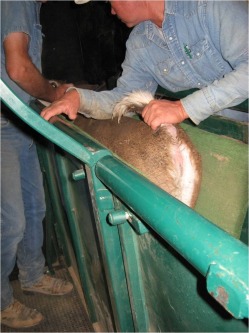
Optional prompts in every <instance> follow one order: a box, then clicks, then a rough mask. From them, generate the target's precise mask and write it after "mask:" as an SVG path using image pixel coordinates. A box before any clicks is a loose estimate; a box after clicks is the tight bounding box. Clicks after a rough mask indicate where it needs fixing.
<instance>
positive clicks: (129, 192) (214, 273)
mask: <svg viewBox="0 0 249 333" xmlns="http://www.w3.org/2000/svg"><path fill="white" fill-rule="evenodd" d="M0 89H1V98H2V100H3V102H4V103H5V104H6V105H7V106H8V107H9V108H10V109H11V110H12V111H13V112H14V113H15V114H16V115H17V116H18V117H20V118H21V119H22V120H23V121H24V122H26V123H27V124H28V125H29V126H30V127H32V128H33V129H35V130H36V131H38V132H39V133H40V134H42V135H43V136H44V137H46V138H47V139H48V140H50V141H51V142H53V143H54V144H56V145H58V146H59V147H61V148H62V149H63V150H65V151H66V152H68V153H70V154H71V155H73V156H74V157H76V158H77V159H79V160H80V161H82V162H83V163H85V164H86V165H87V166H88V167H90V169H91V170H92V177H93V178H94V177H97V179H98V180H100V181H101V182H102V183H103V184H104V185H105V186H106V187H107V188H108V189H109V190H110V191H111V192H112V193H113V194H114V195H115V196H116V197H117V198H119V199H120V200H121V201H122V202H123V203H124V207H126V208H124V209H123V208H122V209H121V210H115V209H114V208H113V210H112V211H111V212H109V213H108V216H103V218H104V219H106V218H107V219H108V220H109V223H110V224H119V223H131V224H132V223H138V224H139V222H138V221H136V218H135V215H136V216H138V217H139V218H141V220H143V221H144V222H145V225H143V226H144V228H145V232H146V226H147V227H148V228H152V229H153V230H154V231H155V232H156V233H158V234H159V235H160V236H161V237H162V238H163V239H164V240H165V241H166V242H168V243H169V244H170V245H171V246H172V247H173V248H174V249H176V250H177V252H178V253H180V254H181V255H182V256H183V257H184V258H186V259H187V260H188V262H189V263H190V264H191V265H193V266H194V267H195V268H196V269H197V270H198V271H199V272H200V273H201V274H202V275H203V276H205V277H206V280H207V289H208V291H209V293H210V294H211V295H212V296H213V297H214V298H215V299H216V300H217V301H218V302H219V303H220V304H221V305H222V306H223V307H224V308H225V309H226V310H227V311H228V312H229V313H231V314H232V315H233V316H234V317H235V318H237V319H243V318H247V317H248V303H249V287H248V248H247V247H246V246H245V245H244V244H243V243H242V242H240V241H239V240H237V239H235V238H233V237H232V236H230V235H229V234H228V233H226V232H225V231H223V230H221V229H220V228H218V227H217V226H215V225H214V224H212V223H211V222H209V221H208V220H207V219H205V218H203V217H202V216H201V215H199V214H197V213H196V212H194V211H193V210H192V209H190V208H189V207H187V206H185V205H184V204H183V203H181V202H179V201H178V200H176V199H175V198H173V197H171V196H170V195H169V194H167V193H166V192H164V191H162V190H161V189H159V188H158V187H157V186H155V185H153V184H152V183H150V182H149V181H148V180H146V179H145V178H144V177H143V176H141V175H139V174H137V173H136V172H134V171H133V170H132V169H131V168H129V167H128V166H127V165H125V164H124V163H122V162H121V161H120V160H118V159H117V158H115V157H113V156H112V154H111V153H110V152H109V151H108V150H106V149H103V147H101V146H98V145H97V144H96V143H94V142H93V141H91V140H90V139H89V137H88V136H86V137H85V142H86V144H85V145H83V144H81V143H79V142H77V141H76V140H74V139H72V138H71V137H70V136H68V135H67V134H65V133H63V132H62V131H60V130H59V129H57V128H56V127H55V126H53V125H52V124H50V123H48V122H46V121H45V120H44V119H42V118H41V117H40V116H39V115H38V114H37V113H36V112H35V111H34V110H32V109H31V108H29V107H28V106H27V105H25V104H24V103H23V102H22V101H21V100H19V99H18V98H17V97H16V96H15V95H14V94H13V92H12V91H11V90H10V89H9V88H8V87H7V86H6V85H5V84H4V82H3V81H2V80H1V82H0ZM90 146H92V147H94V149H88V147H90ZM96 183H97V182H96ZM94 190H95V191H96V192H97V189H96V186H95V188H94ZM151 193H153V199H151ZM96 197H97V195H96ZM108 200H112V198H110V199H108ZM97 205H98V202H97ZM102 213H103V212H102Z"/></svg>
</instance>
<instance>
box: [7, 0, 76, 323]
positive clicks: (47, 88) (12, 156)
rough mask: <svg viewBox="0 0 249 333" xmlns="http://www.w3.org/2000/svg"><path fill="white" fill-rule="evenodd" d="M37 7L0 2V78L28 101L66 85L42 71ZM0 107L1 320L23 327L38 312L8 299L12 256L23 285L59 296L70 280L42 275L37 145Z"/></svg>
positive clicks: (58, 94)
mask: <svg viewBox="0 0 249 333" xmlns="http://www.w3.org/2000/svg"><path fill="white" fill-rule="evenodd" d="M40 7H41V3H39V2H36V1H1V41H2V45H1V78H2V79H3V80H4V82H5V83H6V84H7V85H8V86H9V87H10V88H11V89H12V90H13V91H14V92H15V94H16V95H17V96H18V97H19V98H21V99H22V100H23V101H24V102H25V103H27V104H28V103H29V102H30V100H31V96H33V97H36V98H41V99H44V100H47V101H49V102H52V101H54V100H56V99H58V98H60V97H61V96H62V95H63V94H64V93H65V91H66V89H67V88H68V87H69V86H71V85H66V84H65V85H62V86H60V87H58V88H56V87H52V86H51V84H50V82H49V81H48V80H47V79H45V78H44V77H43V76H42V75H41V72H40V70H41V47H42V33H41V26H40V22H39V16H40ZM1 107H2V108H1V323H2V324H5V325H7V326H9V327H13V328H23V327H30V326H34V325H36V324H38V323H39V322H40V321H41V320H42V319H43V316H42V315H41V314H40V313H39V312H38V311H37V310H35V309H30V308H28V307H26V306H25V305H24V304H21V303H20V302H18V301H17V300H15V299H14V298H13V291H12V288H11V285H10V283H9V275H10V274H11V272H12V270H13V268H14V266H15V262H16V261H17V265H18V268H19V280H20V283H21V288H22V289H23V290H26V291H31V292H36V293H45V294H48V295H63V294H66V293H68V292H70V291H71V290H72V284H71V283H69V282H66V281H63V280H60V279H56V278H52V277H50V276H48V275H44V264H45V259H44V256H43V253H42V245H43V227H42V221H43V219H44V216H45V200H44V191H43V182H42V174H41V170H40V166H39V161H38V157H37V152H36V146H35V144H34V140H33V137H32V136H31V130H30V128H28V126H25V124H23V123H22V122H20V120H18V117H16V116H14V114H13V113H12V112H11V111H10V110H9V109H8V108H7V107H6V106H5V105H3V104H2V105H1Z"/></svg>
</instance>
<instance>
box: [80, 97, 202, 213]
mask: <svg viewBox="0 0 249 333" xmlns="http://www.w3.org/2000/svg"><path fill="white" fill-rule="evenodd" d="M152 99H153V96H152V95H151V94H150V93H148V92H135V93H132V94H130V95H128V96H126V97H124V98H123V99H122V100H121V101H120V102H119V103H117V104H116V106H115V107H114V110H113V117H114V118H115V117H118V120H119V124H117V122H116V121H115V119H112V120H111V119H108V120H95V119H88V118H85V117H84V116H81V115H79V116H78V118H77V119H76V120H75V124H76V125H77V126H79V127H80V128H81V129H82V130H84V131H86V132H87V133H88V134H90V135H91V136H92V137H93V138H95V139H96V140H98V141H99V142H100V143H101V144H103V145H104V146H106V147H107V148H108V149H110V150H111V151H112V152H113V153H114V154H116V155H118V156H119V157H120V158H121V159H123V160H124V161H125V162H126V163H128V164H129V165H131V166H132V167H133V168H135V169H136V170H138V171H139V172H140V173H142V174H143V175H144V176H145V177H147V178H148V179H149V180H150V181H152V182H153V183H154V184H156V185H157V186H159V187H160V188H162V189H163V190H165V191H166V192H168V193H170V194H171V195H172V196H174V197H175V198H177V199H179V200H180V201H182V202H183V203H185V204H186V205H188V206H190V207H192V208H193V207H194V206H195V203H196V200H197V197H198V193H199V189H200V183H201V159H200V155H199V154H198V152H197V150H196V149H195V147H194V145H193V144H192V142H191V140H190V139H189V137H188V136H187V134H186V133H185V132H184V130H183V129H182V128H181V127H180V126H178V125H170V124H167V125H163V126H161V127H160V128H159V130H157V131H156V132H153V131H152V130H151V128H150V127H149V126H148V125H146V124H145V123H144V122H143V121H139V120H137V119H133V118H130V117H122V116H123V115H125V114H126V113H127V112H130V111H132V112H136V113H138V114H140V113H141V111H142V109H143V108H144V106H145V105H146V104H148V103H149V102H150V101H151V100H152Z"/></svg>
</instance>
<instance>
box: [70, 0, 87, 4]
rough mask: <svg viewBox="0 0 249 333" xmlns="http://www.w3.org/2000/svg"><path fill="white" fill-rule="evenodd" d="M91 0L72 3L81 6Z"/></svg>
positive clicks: (75, 0) (76, 0) (78, 0)
mask: <svg viewBox="0 0 249 333" xmlns="http://www.w3.org/2000/svg"><path fill="white" fill-rule="evenodd" d="M89 1H91V0H74V2H75V3H76V4H77V5H83V4H84V3H87V2H89Z"/></svg>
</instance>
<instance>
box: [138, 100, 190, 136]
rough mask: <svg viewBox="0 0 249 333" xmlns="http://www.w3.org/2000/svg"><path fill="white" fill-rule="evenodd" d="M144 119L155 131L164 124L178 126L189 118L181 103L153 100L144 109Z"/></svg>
mask: <svg viewBox="0 0 249 333" xmlns="http://www.w3.org/2000/svg"><path fill="white" fill-rule="evenodd" d="M142 117H143V119H144V122H145V123H147V124H148V125H149V126H150V127H151V128H152V129H153V130H156V129H157V128H158V127H159V126H160V125H162V124H177V123H181V122H182V121H183V120H185V119H187V118H188V115H187V113H186V112H185V110H184V108H183V106H182V103H181V101H175V102H172V101H168V100H153V101H151V102H150V103H149V104H148V105H146V107H145V108H144V109H143V112H142Z"/></svg>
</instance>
